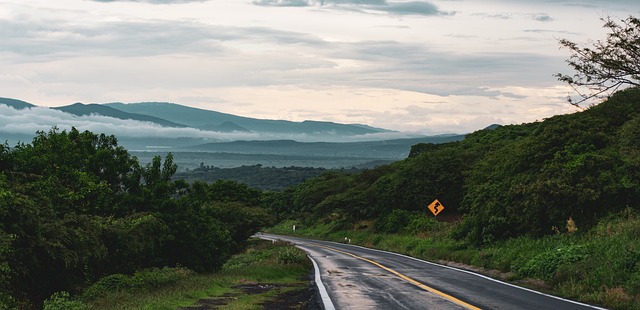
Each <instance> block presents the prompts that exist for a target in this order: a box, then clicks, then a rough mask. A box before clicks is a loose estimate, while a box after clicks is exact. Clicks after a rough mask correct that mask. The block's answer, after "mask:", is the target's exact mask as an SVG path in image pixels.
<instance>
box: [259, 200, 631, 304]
mask: <svg viewBox="0 0 640 310" xmlns="http://www.w3.org/2000/svg"><path fill="white" fill-rule="evenodd" d="M293 224H296V223H295V222H293V221H289V222H284V223H282V224H280V225H278V226H276V227H274V228H272V229H270V230H269V232H273V233H280V234H289V235H291V234H295V235H299V236H307V237H313V238H319V239H325V240H333V241H338V242H343V241H344V237H347V238H350V239H351V243H353V244H358V245H363V246H367V247H372V248H378V249H382V250H388V251H392V252H396V253H403V254H407V255H410V256H413V257H417V258H422V259H426V260H430V261H440V260H441V261H449V262H458V263H463V264H467V265H471V266H473V267H474V268H481V269H480V270H482V271H483V272H485V273H487V274H491V275H496V274H499V275H500V276H501V277H502V278H503V279H506V280H509V281H513V282H516V283H518V284H519V285H524V286H529V287H533V288H535V289H538V290H543V291H547V292H550V293H552V294H555V295H559V296H563V297H566V298H571V299H575V300H580V301H583V302H587V303H591V304H596V305H600V306H604V307H606V308H611V309H640V217H639V216H637V215H636V214H635V213H634V212H633V211H630V210H627V211H625V212H624V213H622V214H618V215H615V216H611V217H609V218H605V219H603V220H602V221H601V222H600V224H599V225H597V226H596V227H594V228H592V229H591V230H588V231H582V230H581V229H580V227H579V223H577V225H578V229H579V230H578V231H577V232H575V233H569V232H566V231H565V232H560V231H558V233H557V234H554V235H549V236H546V237H542V238H532V237H518V238H513V239H509V240H505V241H500V242H496V243H494V244H492V245H490V246H485V247H482V248H478V247H474V246H471V245H469V244H468V243H466V242H464V241H460V240H454V239H452V238H451V237H450V236H451V234H452V232H453V231H454V229H455V226H456V225H457V224H455V223H454V224H446V223H437V226H436V229H435V230H434V229H427V230H425V231H424V232H419V233H416V232H413V233H405V234H380V233H375V232H374V231H373V230H372V229H371V226H372V225H359V224H358V225H354V227H363V226H368V228H367V229H352V230H340V229H338V227H341V226H339V225H337V224H330V223H329V224H319V225H316V226H313V227H304V226H301V225H299V224H298V225H297V229H296V231H295V233H293V232H292V229H291V227H292V225H293Z"/></svg>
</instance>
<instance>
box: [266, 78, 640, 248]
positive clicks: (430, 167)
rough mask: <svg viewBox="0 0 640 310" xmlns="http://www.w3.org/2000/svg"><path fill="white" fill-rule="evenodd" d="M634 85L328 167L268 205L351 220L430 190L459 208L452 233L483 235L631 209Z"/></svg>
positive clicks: (590, 220)
mask: <svg viewBox="0 0 640 310" xmlns="http://www.w3.org/2000/svg"><path fill="white" fill-rule="evenodd" d="M639 158H640V89H638V88H634V89H628V90H626V91H622V92H619V93H617V94H615V95H614V96H613V97H612V98H611V99H609V100H608V101H606V102H603V103H601V104H599V105H597V106H595V107H592V108H590V109H588V110H586V111H584V112H580V113H574V114H569V115H559V116H554V117H551V118H549V119H546V120H545V121H542V122H536V123H530V124H523V125H509V126H500V127H497V128H495V129H493V130H489V129H486V130H481V131H477V132H475V133H472V134H469V135H467V137H466V138H465V139H464V140H463V141H459V142H451V143H445V144H418V145H415V146H414V147H413V148H412V151H411V156H410V158H407V159H406V160H404V161H400V162H396V163H394V164H391V165H388V166H383V167H379V168H376V169H373V170H370V171H367V172H365V173H361V174H355V175H341V174H328V175H324V176H321V177H318V178H315V179H312V180H309V181H307V182H305V183H303V184H301V185H299V186H297V187H295V188H292V189H290V190H289V191H287V192H285V193H284V194H283V195H284V196H285V197H283V198H282V199H281V201H283V202H286V203H282V204H280V205H277V206H274V208H276V209H277V210H279V211H280V212H285V213H286V214H290V213H298V214H303V215H304V216H303V218H301V220H303V219H306V221H308V222H314V221H317V220H320V219H322V220H325V221H328V220H330V221H338V222H342V223H345V225H352V224H354V223H357V222H358V221H361V220H366V219H369V220H371V219H373V220H376V219H381V218H385V217H386V216H389V215H390V214H393V213H394V212H395V211H396V210H399V211H410V212H414V211H422V212H424V210H425V208H426V205H428V204H429V202H431V201H433V199H435V198H438V199H439V200H440V201H441V202H442V204H443V205H445V206H446V212H445V214H448V215H464V222H463V223H462V225H461V226H460V227H459V229H458V230H457V236H458V237H459V238H466V239H467V240H470V241H472V242H473V243H474V244H477V245H481V244H490V243H492V242H496V241H498V240H503V239H507V238H511V237H516V236H521V235H531V236H542V235H547V234H552V233H554V231H555V230H554V229H552V228H553V227H556V229H557V227H564V226H565V225H566V223H567V221H568V220H569V219H572V220H573V221H575V223H578V224H577V225H579V226H580V227H583V228H585V229H588V228H589V227H592V226H593V225H595V224H596V223H597V221H598V220H599V219H601V218H602V217H605V216H607V215H609V214H611V213H616V212H620V211H622V210H624V209H625V208H632V209H635V210H640V159H639Z"/></svg>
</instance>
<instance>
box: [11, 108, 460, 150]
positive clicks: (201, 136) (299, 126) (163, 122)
mask: <svg viewBox="0 0 640 310" xmlns="http://www.w3.org/2000/svg"><path fill="white" fill-rule="evenodd" d="M1 104H4V105H7V106H9V107H12V108H13V109H16V110H19V111H20V112H22V111H24V112H23V114H19V116H20V118H21V119H23V118H26V119H28V118H29V115H30V114H35V113H40V114H43V113H45V114H46V113H49V112H47V111H59V112H56V113H53V112H51V113H49V114H51V115H50V116H51V117H37V118H36V117H34V119H37V120H39V121H40V123H38V124H37V125H39V126H40V127H37V128H39V129H37V130H47V127H48V128H51V127H53V126H63V128H65V127H66V126H76V127H77V128H78V129H79V130H92V131H94V132H95V131H103V130H104V131H107V132H106V133H107V134H114V135H116V137H117V138H118V140H119V141H120V144H121V145H123V146H125V147H126V148H128V149H130V150H136V151H151V152H153V151H158V150H162V151H164V152H166V151H172V152H176V151H189V152H209V153H211V152H216V153H240V154H272V155H274V154H275V155H296V156H336V157H337V156H339V157H352V158H355V157H363V158H364V157H366V158H384V159H402V158H405V157H406V156H407V155H408V153H409V151H410V148H411V146H412V145H415V144H418V143H444V142H450V141H457V140H462V139H463V138H464V136H463V135H439V136H421V137H415V138H407V139H393V140H382V139H381V140H378V141H366V142H330V141H343V140H350V141H355V140H357V139H362V138H363V137H365V136H367V137H368V139H371V136H375V135H385V134H390V133H394V132H393V131H391V130H386V129H382V128H375V127H371V126H367V125H360V124H339V123H333V122H321V121H312V120H307V121H303V122H292V121H285V120H267V119H255V118H249V117H242V116H236V115H232V114H226V113H220V112H216V111H210V110H204V109H198V108H192V107H187V106H183V105H179V104H175V103H166V102H143V103H129V104H125V103H106V104H95V103H92V104H83V103H74V104H71V105H68V106H62V107H55V108H48V110H42V109H40V110H29V109H30V108H36V107H38V106H36V105H34V104H31V103H28V102H25V101H21V100H16V99H10V98H0V105H1ZM43 109H47V108H43ZM43 111H44V112H43ZM60 112H62V114H60ZM13 113H16V112H15V111H14V112H13ZM47 116H49V115H47ZM96 116H99V117H96ZM43 119H44V120H45V121H48V120H49V119H52V120H51V121H50V122H51V123H42V120H43ZM23 122H24V123H25V124H32V123H33V122H30V121H23ZM139 122H145V123H151V124H154V125H144V124H141V123H139ZM76 123H78V125H76ZM1 125H2V124H0V140H2V141H0V142H4V141H12V140H19V141H23V142H29V141H30V138H26V137H29V136H30V137H33V135H35V130H34V131H33V132H29V131H23V132H21V133H16V132H15V131H14V132H9V131H5V132H3V130H2V126H1ZM21 125H22V124H14V126H13V128H16V127H20V126H21ZM92 125H93V126H92ZM143 125H144V126H143ZM25 126H26V125H25ZM83 126H84V127H86V128H84V127H83ZM154 126H155V127H154ZM43 127H44V128H43ZM29 128H30V127H29ZM87 128H88V129H87ZM143 131H144V132H143ZM396 136H398V135H396ZM221 137H222V138H221ZM242 137H245V138H242ZM246 137H262V138H261V139H255V138H253V139H247V138H246ZM265 137H269V140H268V141H265V140H266V138H265ZM295 137H304V138H309V137H311V138H312V139H309V140H315V141H325V142H300V141H296V140H295V139H296V138H295ZM230 140H235V141H231V142H229V141H230ZM212 141H213V142H212Z"/></svg>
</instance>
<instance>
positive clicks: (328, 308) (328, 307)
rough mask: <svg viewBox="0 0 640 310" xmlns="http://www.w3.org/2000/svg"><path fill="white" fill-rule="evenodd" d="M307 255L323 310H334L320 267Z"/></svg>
mask: <svg viewBox="0 0 640 310" xmlns="http://www.w3.org/2000/svg"><path fill="white" fill-rule="evenodd" d="M255 236H256V237H258V238H260V239H265V240H271V241H278V240H282V239H280V238H272V237H267V236H264V235H262V234H261V235H255ZM289 242H291V241H289ZM294 245H295V244H294ZM295 246H296V247H297V248H299V249H301V250H303V251H304V249H302V248H300V247H298V245H295ZM305 252H306V251H305ZM307 257H308V258H309V259H310V260H311V262H312V263H313V270H314V272H315V274H314V278H315V282H316V287H318V292H319V293H320V299H322V305H323V306H324V309H325V310H335V309H336V307H335V306H334V305H333V301H332V300H331V297H329V293H327V288H326V287H325V286H324V283H322V277H321V276H320V267H318V263H316V260H315V259H313V257H311V256H310V255H309V254H307Z"/></svg>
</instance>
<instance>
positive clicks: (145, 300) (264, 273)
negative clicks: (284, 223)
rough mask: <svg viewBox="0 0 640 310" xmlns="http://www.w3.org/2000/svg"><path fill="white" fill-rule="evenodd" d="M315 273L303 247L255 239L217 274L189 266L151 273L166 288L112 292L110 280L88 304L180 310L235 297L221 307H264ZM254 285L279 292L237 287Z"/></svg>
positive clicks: (304, 284) (300, 286) (303, 284)
mask: <svg viewBox="0 0 640 310" xmlns="http://www.w3.org/2000/svg"><path fill="white" fill-rule="evenodd" d="M310 269H311V265H310V262H309V261H308V259H307V257H306V255H305V254H304V252H302V251H301V250H299V249H296V248H293V247H292V246H290V245H287V244H283V243H276V244H272V243H271V242H267V241H262V240H251V241H250V246H249V247H248V249H247V250H246V251H245V252H244V253H242V254H238V255H235V256H234V257H232V258H231V259H230V260H229V261H228V262H227V263H226V264H225V265H224V267H223V268H222V270H221V271H220V272H217V273H215V274H195V273H192V272H186V271H185V269H184V268H166V269H159V270H154V271H151V272H147V273H148V274H151V275H153V276H148V277H149V278H153V279H154V280H158V279H160V280H161V281H160V282H162V281H164V284H162V285H155V284H150V285H140V286H138V287H132V286H129V287H126V288H124V289H113V283H117V281H111V282H109V284H110V285H111V286H112V287H109V285H103V286H104V287H103V288H98V291H99V292H98V293H96V292H95V291H96V289H93V288H94V287H95V286H96V285H94V286H93V287H91V288H89V289H88V290H87V291H86V292H92V289H93V293H92V294H93V295H92V296H89V295H91V294H86V293H85V303H86V304H87V305H88V306H89V307H90V309H177V308H179V307H186V306H191V305H194V304H195V303H196V302H197V301H198V300H200V299H206V298H217V297H218V298H219V297H223V296H225V294H233V298H231V299H228V300H230V302H229V303H228V304H227V305H224V306H222V307H221V308H220V309H260V308H261V305H260V304H261V303H263V302H266V301H270V300H273V299H274V298H276V297H277V295H279V294H282V293H284V292H286V291H290V290H302V289H307V287H308V285H309V281H308V280H306V279H305V277H306V276H307V275H308V273H309V271H310ZM163 270H164V271H163ZM171 272H174V273H178V274H185V273H188V276H184V277H183V276H175V278H176V280H175V281H166V278H171V276H168V275H166V274H169V273H171ZM162 273H166V274H162ZM132 278H135V276H133V277H132ZM138 278H140V276H138ZM154 280H152V281H150V282H154ZM154 283H156V284H157V282H154ZM255 283H268V284H273V285H277V288H276V289H273V290H270V291H267V292H264V293H260V294H247V293H245V292H243V291H241V290H239V289H238V288H236V287H237V286H238V285H242V284H255ZM90 297H93V298H90Z"/></svg>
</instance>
